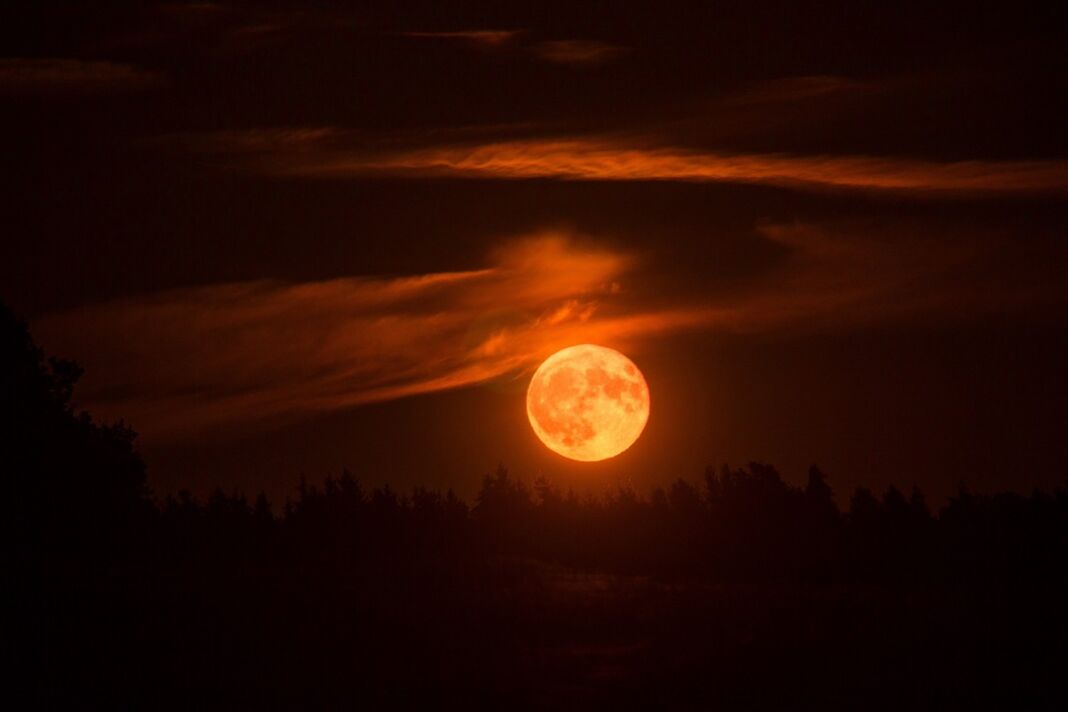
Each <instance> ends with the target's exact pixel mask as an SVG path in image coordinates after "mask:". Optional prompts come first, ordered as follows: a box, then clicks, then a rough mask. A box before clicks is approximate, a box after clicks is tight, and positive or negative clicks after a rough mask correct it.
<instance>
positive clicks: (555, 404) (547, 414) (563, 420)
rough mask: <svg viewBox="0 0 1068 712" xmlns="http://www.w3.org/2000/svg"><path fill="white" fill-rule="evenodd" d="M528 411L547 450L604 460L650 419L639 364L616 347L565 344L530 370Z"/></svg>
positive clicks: (621, 448)
mask: <svg viewBox="0 0 1068 712" xmlns="http://www.w3.org/2000/svg"><path fill="white" fill-rule="evenodd" d="M527 417H529V418H530V425H531V427H533V428H534V432H535V433H537V435H538V437H539V438H541V441H542V442H543V443H545V445H546V446H547V447H548V448H549V449H550V450H552V451H554V452H557V453H559V454H561V455H563V456H564V457H569V458H571V459H572V460H580V461H583V462H594V461H596V460H605V459H607V458H610V457H615V456H616V455H618V454H619V453H621V452H623V451H624V450H626V449H627V448H629V447H630V446H631V445H633V444H634V441H635V440H637V439H638V436H639V435H641V434H642V430H644V429H645V423H646V422H647V421H648V420H649V387H648V386H647V385H646V383H645V377H644V376H642V372H641V371H639V370H638V367H637V366H635V365H634V363H633V362H632V361H631V360H630V359H629V358H627V357H626V356H624V355H623V354H621V353H619V352H618V351H615V350H614V349H609V348H605V347H604V346H595V345H593V344H580V345H578V346H569V347H568V348H566V349H563V350H562V351H557V352H556V353H555V354H553V355H552V356H550V357H549V358H547V359H545V361H544V363H542V364H541V365H540V366H538V370H537V371H535V372H534V376H533V377H532V378H531V379H530V387H529V388H527Z"/></svg>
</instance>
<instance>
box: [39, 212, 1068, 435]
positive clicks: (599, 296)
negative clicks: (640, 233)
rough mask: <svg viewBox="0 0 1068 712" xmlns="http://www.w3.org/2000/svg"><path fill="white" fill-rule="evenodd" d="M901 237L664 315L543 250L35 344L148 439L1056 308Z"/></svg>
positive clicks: (624, 264) (801, 249) (599, 254)
mask: <svg viewBox="0 0 1068 712" xmlns="http://www.w3.org/2000/svg"><path fill="white" fill-rule="evenodd" d="M913 232H914V231H910V230H909V229H908V228H907V227H906V228H902V227H901V226H898V227H897V228H895V229H891V230H887V229H885V228H873V227H872V226H870V225H839V226H813V225H804V224H787V225H782V224H769V225H764V226H761V227H760V228H759V229H758V230H757V234H756V238H757V239H760V240H768V241H771V242H773V243H775V244H777V245H779V246H780V247H781V248H782V250H783V254H784V257H783V259H782V260H777V261H775V262H774V263H772V264H770V265H768V266H767V267H766V268H765V269H763V270H761V271H758V272H757V273H755V274H753V275H750V276H749V277H748V278H746V279H744V280H740V281H737V282H735V283H732V284H730V285H724V286H723V288H720V289H717V290H716V291H717V296H710V295H708V294H690V295H680V296H678V297H677V299H676V300H675V301H674V303H671V302H668V303H666V304H665V302H664V298H663V297H662V296H661V297H659V298H657V299H653V298H651V295H649V294H641V293H639V292H635V291H633V290H632V289H629V288H628V287H627V286H626V285H627V284H628V283H632V282H637V281H639V280H634V279H632V278H633V277H634V275H635V273H636V272H637V271H638V270H639V269H641V265H640V264H639V263H638V262H637V260H636V259H635V257H634V256H633V255H630V254H627V253H622V252H618V251H613V250H608V249H604V248H599V247H591V246H584V244H583V243H582V242H579V241H576V240H575V239H574V238H573V237H571V236H568V235H563V234H559V233H548V234H539V235H536V236H533V237H528V238H523V239H518V240H514V241H512V242H509V243H507V244H505V245H504V246H502V247H501V248H500V249H499V250H497V251H496V252H494V253H493V254H492V255H491V259H490V261H489V265H488V266H486V267H484V268H482V269H477V270H468V271H460V272H442V273H433V274H426V275H419V276H410V277H399V278H391V279H379V278H370V277H353V278H343V279H332V280H324V281H318V282H306V283H295V284H294V283H281V282H272V281H259V282H243V283H233V284H220V285H214V286H206V287H194V288H187V289H178V290H172V291H168V292H163V293H159V294H155V295H149V296H145V297H141V298H135V299H129V300H124V301H119V302H112V303H108V304H103V305H98V306H93V307H88V308H84V309H78V310H74V311H70V312H64V313H60V314H55V315H52V316H49V317H46V318H44V319H43V320H42V321H40V322H38V323H37V324H35V332H36V333H37V335H38V338H39V339H40V340H41V343H42V344H43V345H44V346H45V347H46V348H47V350H48V351H49V352H51V353H57V354H63V355H67V356H70V357H73V358H76V359H77V360H79V361H80V362H81V363H82V364H83V365H84V366H85V368H86V379H85V383H84V386H85V387H84V388H82V389H80V395H81V397H82V398H84V399H85V400H84V402H83V406H85V407H88V408H90V409H91V410H92V411H93V412H94V413H95V414H97V415H99V416H102V417H104V418H111V419H114V418H119V417H123V418H126V419H128V420H130V422H132V423H134V424H135V426H137V427H138V428H139V429H140V430H141V431H142V432H144V433H145V434H146V436H148V437H151V438H156V439H159V438H168V437H170V438H173V437H181V436H183V435H187V434H189V433H190V431H192V432H195V433H198V434H203V433H205V432H209V431H212V430H218V429H224V430H225V429H233V428H240V427H248V426H249V425H251V424H256V423H262V422H264V421H269V420H272V419H279V418H291V417H299V416H302V415H308V414H312V413H318V412H328V411H333V410H338V409H342V408H348V407H352V406H356V405H359V404H363V403H370V402H375V401H385V400H390V399H395V398H401V397H406V396H412V395H418V394H424V393H431V392H435V391H440V390H445V389H452V388H459V387H464V386H470V385H473V384H478V383H482V382H486V381H490V380H494V379H499V378H512V377H516V376H519V375H521V374H523V373H525V372H529V371H531V370H532V369H533V368H534V367H535V366H536V365H537V364H538V363H539V362H540V361H541V360H542V359H544V358H545V357H546V356H548V355H549V354H551V353H553V352H554V351H556V350H558V349H560V348H563V347H565V346H569V345H573V344H576V343H584V342H593V343H600V344H604V345H607V346H613V347H616V348H619V349H621V350H624V351H628V352H640V351H641V350H642V349H643V348H644V347H646V346H648V345H649V344H650V342H651V340H654V339H660V338H661V337H663V336H665V335H669V334H672V333H678V332H681V331H687V330H691V331H692V330H697V329H712V330H716V331H720V332H734V333H749V332H767V331H774V332H776V333H779V334H783V333H786V332H790V331H797V330H811V329H814V328H815V329H824V328H835V329H841V328H847V327H850V326H853V325H856V324H860V323H866V322H872V321H878V320H887V319H890V320H894V319H897V320H908V321H912V320H916V319H925V320H928V321H930V320H932V319H949V320H952V319H957V318H959V316H958V315H960V314H969V315H972V316H973V317H974V316H975V315H982V316H989V315H992V314H996V313H998V312H1004V311H1006V310H1013V311H1020V310H1024V309H1026V310H1027V311H1028V313H1034V310H1033V309H1032V307H1034V306H1036V305H1040V304H1041V303H1042V302H1043V301H1046V302H1048V301H1050V300H1061V301H1063V296H1062V295H1061V294H1060V292H1061V290H1058V289H1056V287H1054V288H1053V289H1052V290H1050V289H1049V288H1048V287H1046V288H1044V287H1041V286H1035V285H1036V284H1037V282H1036V280H1034V279H1031V277H1030V276H1028V275H1026V274H1018V275H1016V277H1018V278H1019V280H1020V281H1019V282H1018V283H1011V282H1001V283H999V282H997V281H996V280H991V279H989V278H988V277H987V276H986V273H985V272H984V271H983V270H984V269H986V268H985V267H984V265H986V266H989V265H990V264H992V263H997V262H998V260H1001V259H1002V257H1001V255H1002V254H1003V251H1002V250H999V249H998V245H999V244H1000V243H999V242H998V240H999V239H1002V238H999V237H997V236H993V237H992V236H991V235H968V236H966V238H962V239H948V240H946V239H932V236H931V235H930V234H926V235H923V234H918V235H917V234H913ZM941 237H942V236H939V238H941ZM977 266H978V267H977ZM977 269H978V271H976V270H977ZM1009 272H1011V273H1012V274H1016V272H1015V271H1012V270H1010V271H1009Z"/></svg>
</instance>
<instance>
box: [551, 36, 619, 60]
mask: <svg viewBox="0 0 1068 712" xmlns="http://www.w3.org/2000/svg"><path fill="white" fill-rule="evenodd" d="M533 49H534V52H535V53H536V54H537V55H538V56H539V57H541V58H542V59H544V60H546V61H548V62H552V63H554V64H575V65H593V64H604V63H605V62H610V61H612V60H614V59H617V58H618V57H620V56H621V55H623V54H625V53H626V52H627V48H626V47H620V46H618V45H613V44H608V43H607V42H598V41H596V40H549V41H546V42H539V43H537V44H536V45H534V47H533Z"/></svg>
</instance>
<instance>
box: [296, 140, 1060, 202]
mask: <svg viewBox="0 0 1068 712" xmlns="http://www.w3.org/2000/svg"><path fill="white" fill-rule="evenodd" d="M288 172H292V173H294V174H298V175H344V174H346V173H370V172H378V173H387V174H396V175H423V176H428V175H436V176H454V177H459V178H499V179H523V178H555V179H561V180H597V181H634V180H649V181H665V180H667V181H689V182H735V183H763V184H771V185H780V186H796V187H810V188H840V189H841V188H846V189H861V190H889V191H946V192H965V193H985V192H1046V191H1053V192H1062V191H1065V190H1066V189H1068V162H1064V161H956V162H947V163H939V162H934V161H922V160H911V159H905V158H891V157H876V156H871V157H869V156H797V155H783V154H725V153H711V152H699V151H689V150H685V149H678V148H643V147H637V146H634V145H632V144H627V143H616V142H611V141H601V140H563V141H558V140H531V141H506V142H500V143H490V144H483V145H478V146H461V147H442V148H429V149H417V150H412V151H407V152H400V153H396V154H392V155H385V156H379V157H368V158H365V159H348V160H346V159H344V158H340V159H338V160H336V161H329V160H326V161H323V162H321V163H320V162H317V163H311V164H305V165H301V164H300V163H299V162H298V163H296V164H295V165H292V166H290V168H289V169H288Z"/></svg>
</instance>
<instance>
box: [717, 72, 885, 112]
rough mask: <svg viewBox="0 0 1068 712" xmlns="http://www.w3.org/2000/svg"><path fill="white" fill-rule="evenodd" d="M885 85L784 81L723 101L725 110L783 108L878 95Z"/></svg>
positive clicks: (827, 79) (811, 78)
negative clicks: (797, 103)
mask: <svg viewBox="0 0 1068 712" xmlns="http://www.w3.org/2000/svg"><path fill="white" fill-rule="evenodd" d="M883 87H884V85H883V84H879V83H874V82H861V81H857V80H853V79H849V78H847V77H840V76H834V75H825V74H819V75H808V76H801V77H782V78H779V79H771V80H767V81H763V82H758V83H756V84H752V85H750V86H748V87H746V88H744V89H741V90H739V91H736V92H733V93H731V94H728V95H727V96H725V97H723V98H722V99H721V100H720V104H722V105H724V106H754V105H761V106H763V105H767V104H779V103H787V102H795V101H804V100H809V99H822V98H826V97H828V96H832V95H836V94H847V93H856V92H860V91H876V90H879V89H882V88H883Z"/></svg>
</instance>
